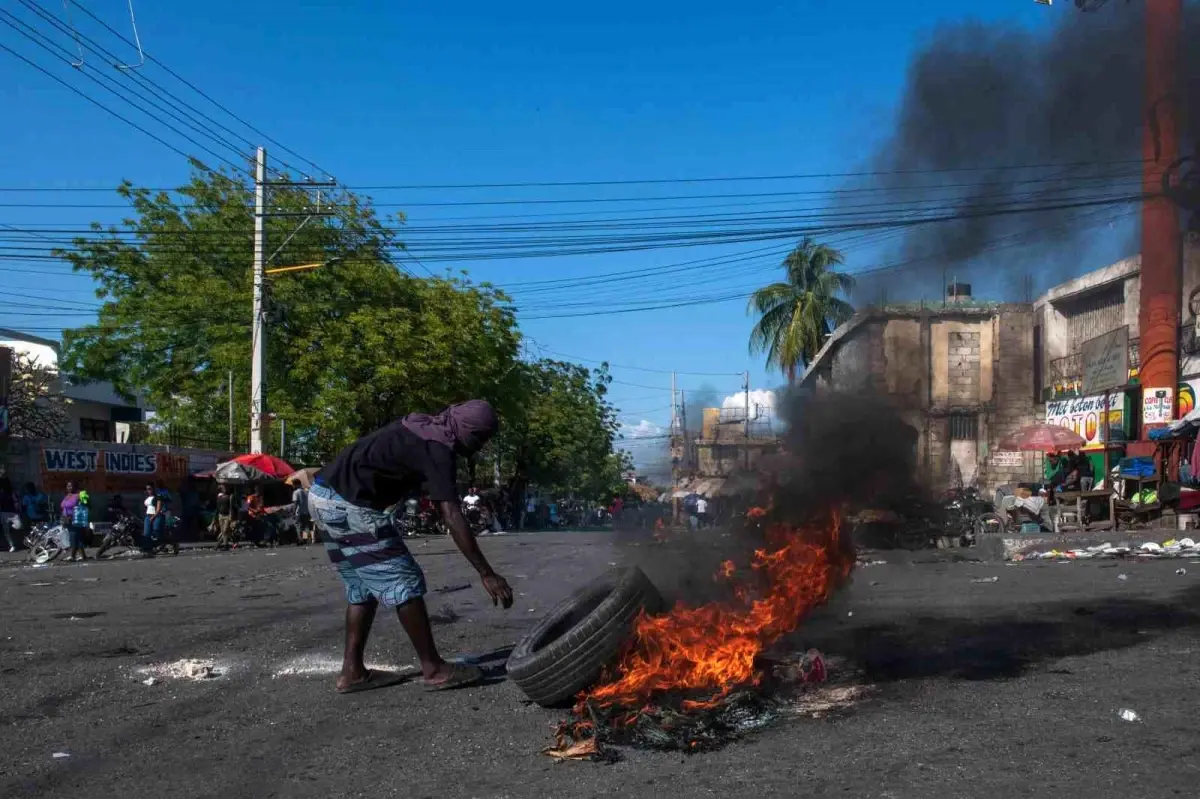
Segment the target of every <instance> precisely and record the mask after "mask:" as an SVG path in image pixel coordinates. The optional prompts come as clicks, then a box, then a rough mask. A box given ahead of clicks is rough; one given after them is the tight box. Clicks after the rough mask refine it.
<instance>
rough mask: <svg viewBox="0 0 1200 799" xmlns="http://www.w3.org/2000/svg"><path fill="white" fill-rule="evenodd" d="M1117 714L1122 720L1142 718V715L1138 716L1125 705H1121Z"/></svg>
mask: <svg viewBox="0 0 1200 799" xmlns="http://www.w3.org/2000/svg"><path fill="white" fill-rule="evenodd" d="M1117 716H1119V717H1120V719H1121V720H1122V721H1141V720H1142V717H1141V716H1139V715H1138V714H1137V712H1136V711H1133V710H1130V709H1129V708H1127V707H1123V708H1121V709H1120V710H1118V711H1117Z"/></svg>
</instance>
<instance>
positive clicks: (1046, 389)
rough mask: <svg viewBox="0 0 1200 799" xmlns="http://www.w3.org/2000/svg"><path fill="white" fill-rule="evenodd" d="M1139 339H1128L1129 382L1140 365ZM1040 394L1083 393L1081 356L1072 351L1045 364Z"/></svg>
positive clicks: (1132, 380) (1062, 396)
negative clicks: (1044, 374)
mask: <svg viewBox="0 0 1200 799" xmlns="http://www.w3.org/2000/svg"><path fill="white" fill-rule="evenodd" d="M1185 332H1186V331H1185ZM1139 343H1140V342H1139V340H1138V339H1136V338H1131V339H1129V382H1130V383H1133V382H1134V381H1136V380H1137V376H1138V368H1139V367H1140V366H1141V362H1142V361H1141V351H1140V348H1139ZM1042 383H1043V385H1042V394H1043V396H1044V397H1045V398H1047V399H1063V398H1065V397H1078V396H1082V394H1083V358H1082V356H1081V355H1080V353H1078V352H1073V353H1071V354H1070V355H1068V356H1066V357H1064V358H1055V359H1054V360H1052V361H1050V363H1048V364H1047V368H1046V376H1045V378H1044V379H1043V381H1042Z"/></svg>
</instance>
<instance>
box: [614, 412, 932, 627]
mask: <svg viewBox="0 0 1200 799" xmlns="http://www.w3.org/2000/svg"><path fill="white" fill-rule="evenodd" d="M779 412H780V414H781V416H782V418H783V420H784V421H785V422H786V433H785V434H784V436H783V439H782V445H783V446H782V450H781V452H780V453H778V454H777V455H775V456H774V457H772V458H769V459H767V460H765V461H764V462H763V463H762V464H761V468H760V469H759V472H760V474H759V486H758V489H757V491H755V492H752V493H748V494H747V495H746V496H744V497H740V498H718V499H717V500H716V501H715V502H714V504H713V506H712V508H713V510H715V511H721V510H725V511H726V512H727V513H728V516H727V521H726V523H724V524H722V525H720V526H718V527H716V528H714V529H709V530H701V531H699V532H697V533H692V532H683V533H676V534H675V535H674V536H673V537H671V538H670V539H669V540H668V542H667V543H665V544H658V543H654V542H651V541H650V540H648V539H649V535H648V534H647V533H646V532H645V531H639V532H634V531H628V530H626V531H621V530H618V531H617V532H616V535H617V541H618V542H619V543H620V544H621V545H622V546H623V547H624V548H625V559H626V561H627V562H630V563H634V564H636V565H638V566H640V567H641V568H642V569H643V570H644V571H645V572H646V573H647V575H649V576H650V578H651V580H653V581H654V583H655V585H657V586H658V587H659V589H660V590H661V591H662V592H663V595H664V596H665V597H667V598H668V599H669V600H676V599H682V600H684V601H686V602H689V603H700V602H705V601H710V600H713V599H718V598H721V597H722V596H723V592H724V591H726V590H727V589H726V588H724V587H722V586H721V585H720V584H719V583H718V582H717V581H715V580H714V579H713V575H714V574H715V573H716V571H717V569H718V567H719V566H720V564H721V562H722V561H724V560H726V559H732V560H734V561H735V562H739V563H746V562H748V561H749V560H750V559H751V556H752V554H753V552H754V550H755V549H758V548H760V547H762V546H763V543H764V542H763V541H762V539H761V538H760V537H759V536H758V535H757V534H756V532H755V530H754V528H753V527H752V526H749V525H747V524H745V522H744V513H745V511H746V510H747V509H748V508H749V507H751V506H752V505H758V506H760V507H767V506H770V507H771V508H772V517H773V518H774V519H776V520H782V521H786V522H788V523H790V524H794V525H805V524H825V523H828V520H829V518H830V512H831V511H839V512H844V513H850V512H853V511H854V510H855V509H861V508H864V507H867V508H871V509H873V510H897V511H906V510H907V509H908V508H909V507H910V506H911V503H912V500H913V498H914V497H916V496H918V495H919V493H920V488H919V486H918V485H917V482H916V448H917V432H916V430H914V429H913V428H912V427H910V426H908V425H906V424H905V423H904V422H903V421H902V420H901V419H900V418H899V417H898V416H897V415H896V414H895V413H893V412H892V411H890V410H889V409H888V407H887V405H886V403H884V402H881V401H880V400H879V398H877V397H862V396H858V395H853V394H835V393H821V394H812V393H796V394H794V395H792V396H789V397H787V398H785V399H784V401H783V402H782V403H781V404H780V406H779ZM721 503H727V506H726V507H725V508H724V509H722V508H721V507H720V504H721ZM843 541H844V542H846V544H847V545H850V544H851V538H850V531H849V530H848V529H847V530H846V535H845V536H843Z"/></svg>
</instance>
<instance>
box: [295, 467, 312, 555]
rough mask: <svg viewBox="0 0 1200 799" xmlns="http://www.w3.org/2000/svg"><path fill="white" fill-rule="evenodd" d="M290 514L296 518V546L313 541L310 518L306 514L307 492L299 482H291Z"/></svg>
mask: <svg viewBox="0 0 1200 799" xmlns="http://www.w3.org/2000/svg"><path fill="white" fill-rule="evenodd" d="M292 488H293V489H294V490H293V491H292V512H293V513H294V514H295V518H296V537H297V541H296V543H298V544H308V543H311V542H312V541H313V525H312V517H311V516H309V513H308V492H307V491H305V490H304V486H302V485H301V484H300V481H299V480H293V481H292Z"/></svg>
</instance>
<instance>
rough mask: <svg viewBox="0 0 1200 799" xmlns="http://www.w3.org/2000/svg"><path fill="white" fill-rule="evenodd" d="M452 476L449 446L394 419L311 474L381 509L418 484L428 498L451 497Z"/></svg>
mask: <svg viewBox="0 0 1200 799" xmlns="http://www.w3.org/2000/svg"><path fill="white" fill-rule="evenodd" d="M455 476H456V475H455V462H454V450H452V449H451V448H450V447H448V446H447V445H445V444H441V443H438V442H435V441H426V440H425V439H423V438H419V437H418V436H416V435H414V434H413V432H412V431H411V430H409V429H408V428H407V427H405V426H404V425H403V424H402V423H401V422H400V421H395V422H392V423H391V424H389V425H388V426H387V427H382V428H380V429H379V430H376V431H375V432H374V433H371V434H370V435H367V436H363V437H362V438H360V439H359V440H358V441H355V442H354V443H353V444H351V445H350V446H348V447H346V448H345V449H344V450H342V451H341V452H339V453H338V454H337V456H336V457H335V458H334V459H333V460H332V461H331V462H330V463H329V464H328V465H327V466H326V467H325V468H324V469H322V470H321V471H320V473H319V474H318V475H317V478H318V479H319V480H320V481H321V482H323V483H324V484H325V485H327V486H329V487H330V488H332V489H333V490H334V491H336V492H338V494H340V495H341V496H342V497H344V498H345V499H346V501H347V502H350V503H351V504H353V505H358V506H359V507H367V508H375V509H376V510H384V509H385V508H388V507H391V506H392V505H395V504H396V503H397V502H400V501H401V500H404V499H407V498H409V497H411V496H413V495H415V494H417V493H418V492H419V491H420V490H421V486H422V484H424V485H425V488H426V490H427V491H428V492H429V499H430V500H432V501H434V502H446V501H452V500H455V499H457V498H458V492H457V490H456V488H455Z"/></svg>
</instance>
